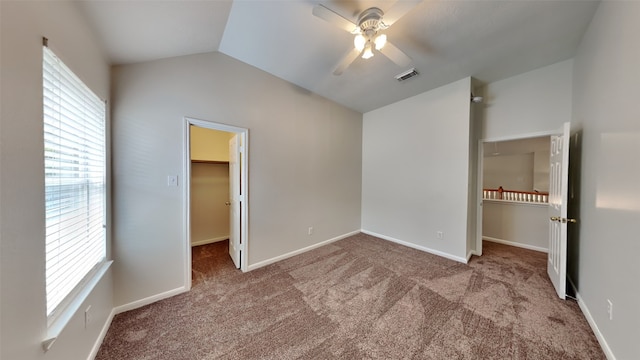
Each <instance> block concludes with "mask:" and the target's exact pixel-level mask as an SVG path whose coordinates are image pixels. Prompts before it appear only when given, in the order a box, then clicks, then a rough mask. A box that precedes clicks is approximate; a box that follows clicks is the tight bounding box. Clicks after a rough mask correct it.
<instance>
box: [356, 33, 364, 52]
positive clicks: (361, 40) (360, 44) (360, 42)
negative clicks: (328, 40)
mask: <svg viewBox="0 0 640 360" xmlns="http://www.w3.org/2000/svg"><path fill="white" fill-rule="evenodd" d="M366 43H367V39H365V38H364V36H362V35H361V34H358V35H356V37H355V38H353V46H355V47H356V49H357V50H358V51H362V50H364V46H365V44H366Z"/></svg>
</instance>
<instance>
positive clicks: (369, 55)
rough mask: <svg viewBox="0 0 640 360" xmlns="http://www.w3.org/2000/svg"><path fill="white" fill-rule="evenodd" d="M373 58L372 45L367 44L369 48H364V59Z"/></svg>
mask: <svg viewBox="0 0 640 360" xmlns="http://www.w3.org/2000/svg"><path fill="white" fill-rule="evenodd" d="M372 57H373V51H371V43H367V46H366V47H365V48H364V52H363V53H362V58H363V59H365V60H366V59H370V58H372Z"/></svg>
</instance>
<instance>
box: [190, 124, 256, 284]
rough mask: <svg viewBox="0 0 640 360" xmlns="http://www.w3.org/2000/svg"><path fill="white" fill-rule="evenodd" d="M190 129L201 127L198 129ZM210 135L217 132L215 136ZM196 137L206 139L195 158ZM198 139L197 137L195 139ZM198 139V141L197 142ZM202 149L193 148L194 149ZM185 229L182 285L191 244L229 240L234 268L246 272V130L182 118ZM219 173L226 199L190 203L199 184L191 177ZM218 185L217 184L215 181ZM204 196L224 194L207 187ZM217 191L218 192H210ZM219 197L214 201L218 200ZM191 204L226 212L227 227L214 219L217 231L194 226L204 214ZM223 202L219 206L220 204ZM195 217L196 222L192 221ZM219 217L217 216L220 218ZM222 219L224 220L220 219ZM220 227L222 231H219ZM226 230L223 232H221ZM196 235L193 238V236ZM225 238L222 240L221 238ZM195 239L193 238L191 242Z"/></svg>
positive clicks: (211, 210) (198, 223) (247, 208)
mask: <svg viewBox="0 0 640 360" xmlns="http://www.w3.org/2000/svg"><path fill="white" fill-rule="evenodd" d="M193 130H202V131H200V132H198V131H196V132H194V131H193ZM212 134H217V135H216V136H214V135H212ZM197 136H209V138H207V139H206V145H207V151H208V153H206V154H202V153H200V154H198V155H196V157H195V158H194V157H193V156H192V155H193V154H192V145H193V143H194V142H195V141H196V140H197V139H196V137H197ZM198 141H199V140H198ZM200 142H201V141H200ZM196 151H198V152H201V150H198V149H193V152H194V153H195V152H196ZM183 160H184V162H183V164H184V169H183V179H185V181H184V206H183V212H184V229H185V240H184V242H185V249H186V251H185V285H186V286H188V288H190V287H191V280H192V279H191V260H192V259H191V246H192V244H193V245H199V244H206V243H210V242H215V241H218V240H224V239H226V238H228V239H229V250H230V251H229V255H230V257H231V258H232V259H233V261H234V263H235V265H236V267H238V268H239V269H241V270H242V271H247V267H248V261H247V259H248V250H247V249H248V246H247V245H248V232H247V224H248V212H249V204H248V196H247V194H248V182H247V180H246V179H247V174H248V171H247V169H248V129H246V128H239V127H235V126H230V125H226V124H221V123H215V122H211V121H206V120H200V119H193V118H185V121H184V159H183ZM225 171H226V172H227V175H228V176H227V177H223V176H222V175H223V174H222V173H221V172H225ZM203 175H209V176H218V178H219V179H218V181H225V179H226V182H227V183H226V184H228V192H226V194H227V195H228V196H227V199H226V200H225V201H224V202H221V203H220V204H215V205H216V206H214V207H211V206H207V205H210V204H206V201H205V203H202V202H200V203H198V202H197V200H196V202H195V203H192V202H193V197H192V193H193V192H194V191H201V190H202V189H201V188H200V187H199V186H198V184H195V185H194V184H192V179H193V177H194V176H203ZM218 185H220V184H218ZM218 187H219V186H218ZM207 191H209V193H208V194H205V193H203V194H205V195H206V196H218V199H219V197H220V196H221V195H222V194H223V192H222V191H220V189H218V190H213V191H211V189H209V190H207ZM212 192H213V193H215V192H217V195H215V194H213V193H212ZM218 201H220V200H217V201H216V202H218ZM193 205H204V207H203V210H202V211H205V212H211V214H204V216H205V217H206V216H209V215H210V216H211V217H213V216H215V214H216V211H217V214H220V211H225V210H224V209H226V215H227V216H228V217H222V218H224V219H228V226H227V227H226V228H223V227H222V226H221V224H220V221H218V222H217V225H218V230H217V233H216V232H215V231H213V232H212V231H211V229H206V226H205V228H197V229H194V228H193V227H192V225H196V226H200V225H203V221H202V217H203V214H195V213H193V209H194V207H193ZM220 205H222V208H221V206H220ZM194 220H195V221H194ZM219 220H220V219H219ZM223 221H224V220H223ZM220 229H222V230H220ZM225 231H226V234H223V232H225ZM194 235H195V236H196V237H198V238H197V239H195V238H194V237H193V236H194ZM223 238H224V239H223ZM194 240H195V241H194Z"/></svg>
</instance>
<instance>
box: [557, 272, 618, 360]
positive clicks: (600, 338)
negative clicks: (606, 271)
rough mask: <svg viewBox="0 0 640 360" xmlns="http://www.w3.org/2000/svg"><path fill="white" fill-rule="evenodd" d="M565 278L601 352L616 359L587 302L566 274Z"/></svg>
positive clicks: (609, 357) (609, 359)
mask: <svg viewBox="0 0 640 360" xmlns="http://www.w3.org/2000/svg"><path fill="white" fill-rule="evenodd" d="M567 280H568V283H569V286H571V288H572V289H573V292H574V293H575V294H576V300H577V302H578V306H580V310H582V314H583V315H584V317H585V318H586V319H587V322H588V323H589V326H590V327H591V330H592V331H593V333H594V334H595V336H596V339H598V343H599V344H600V347H601V348H602V352H604V355H605V356H606V357H607V359H608V360H616V357H615V356H614V355H613V351H611V348H610V347H609V344H608V343H607V340H605V338H604V335H602V332H600V329H599V328H598V325H597V324H596V321H595V319H594V318H593V316H591V312H590V311H589V308H588V307H587V304H585V302H584V300H583V299H582V297H581V296H580V293H579V292H578V289H576V285H575V284H574V283H573V281H572V280H571V278H570V277H568V276H567Z"/></svg>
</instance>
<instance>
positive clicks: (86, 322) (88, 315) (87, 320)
mask: <svg viewBox="0 0 640 360" xmlns="http://www.w3.org/2000/svg"><path fill="white" fill-rule="evenodd" d="M92 320H93V319H92V318H91V305H89V306H87V309H86V310H85V311H84V328H85V329H86V328H88V327H89V324H90V323H91V321H92Z"/></svg>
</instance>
